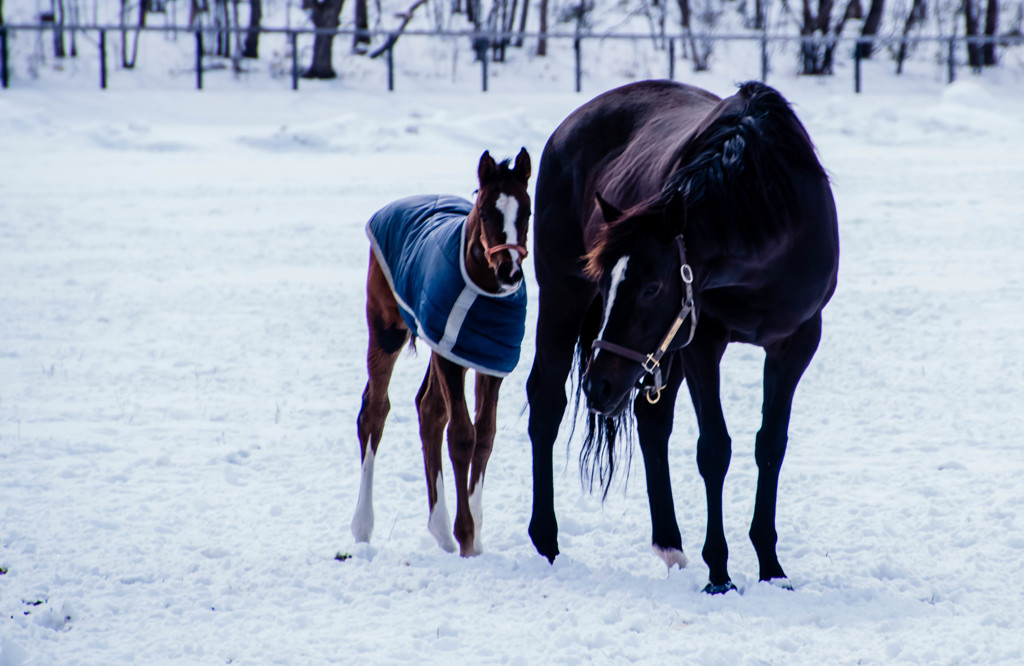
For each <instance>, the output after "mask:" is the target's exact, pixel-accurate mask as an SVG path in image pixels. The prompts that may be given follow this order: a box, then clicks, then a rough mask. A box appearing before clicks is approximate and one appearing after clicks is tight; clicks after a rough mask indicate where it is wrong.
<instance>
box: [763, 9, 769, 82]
mask: <svg viewBox="0 0 1024 666" xmlns="http://www.w3.org/2000/svg"><path fill="white" fill-rule="evenodd" d="M761 83H768V24H767V23H765V24H763V25H762V26H761Z"/></svg>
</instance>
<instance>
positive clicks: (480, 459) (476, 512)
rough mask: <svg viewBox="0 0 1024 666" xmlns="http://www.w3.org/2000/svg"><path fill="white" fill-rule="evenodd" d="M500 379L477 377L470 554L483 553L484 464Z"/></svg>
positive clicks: (488, 453)
mask: <svg viewBox="0 0 1024 666" xmlns="http://www.w3.org/2000/svg"><path fill="white" fill-rule="evenodd" d="M500 388H501V377H492V376H490V375H485V374H481V373H479V372H478V373H476V389H475V391H474V395H475V397H476V416H475V418H474V419H473V427H474V429H475V430H476V445H475V447H474V448H473V465H472V467H471V468H470V472H469V511H470V515H471V516H472V518H473V535H474V539H473V550H474V551H476V553H477V554H479V553H482V552H483V543H481V541H480V529H481V526H482V525H483V519H484V510H483V495H484V474H485V473H486V471H487V461H488V460H489V459H490V457H491V451H492V450H493V448H494V433H495V430H496V429H497V415H498V390H499V389H500Z"/></svg>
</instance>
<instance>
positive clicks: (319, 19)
mask: <svg viewBox="0 0 1024 666" xmlns="http://www.w3.org/2000/svg"><path fill="white" fill-rule="evenodd" d="M344 5H345V0H305V4H304V5H303V6H304V7H305V8H306V9H308V10H309V13H310V18H311V19H312V20H313V25H314V27H316V28H318V29H320V30H331V31H334V30H337V29H338V26H339V25H341V9H342V7H343V6H344ZM333 46H334V32H328V33H321V32H318V33H317V34H316V36H314V37H313V62H312V63H311V64H310V66H309V69H307V70H306V71H305V72H304V73H303V74H302V78H304V79H333V78H337V76H338V74H337V72H335V71H334V66H333V65H332V64H331V48H332V47H333Z"/></svg>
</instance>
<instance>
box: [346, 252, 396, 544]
mask: <svg viewBox="0 0 1024 666" xmlns="http://www.w3.org/2000/svg"><path fill="white" fill-rule="evenodd" d="M366 323H367V325H368V327H369V334H370V335H369V337H370V342H369V345H368V348H367V351H366V370H367V375H368V379H367V382H366V388H365V389H364V390H363V404H362V407H361V408H360V410H359V417H358V419H357V429H358V432H359V454H360V460H361V462H362V475H361V477H360V481H359V500H358V501H357V503H356V511H355V515H354V516H353V518H352V525H351V528H352V536H353V537H355V540H356V541H357V542H365V541H369V540H370V534H371V533H372V532H373V464H374V460H375V459H376V456H377V447H378V446H380V439H381V435H382V433H383V431H384V422H385V421H386V420H387V417H388V411H390V409H391V403H390V401H389V400H388V385H389V384H390V383H391V373H392V371H393V370H394V368H395V361H396V360H398V354H399V352H401V350H402V347H403V346H404V345H405V343H406V341H407V340H408V339H409V329H408V327H406V325H405V322H404V321H402V316H401V314H400V313H399V310H398V303H397V302H396V301H395V296H394V294H392V293H391V287H390V286H389V285H388V283H387V279H386V278H385V277H384V273H383V272H382V271H381V268H380V265H379V264H378V263H377V259H376V257H374V256H373V253H371V254H370V271H369V276H368V277H367V281H366Z"/></svg>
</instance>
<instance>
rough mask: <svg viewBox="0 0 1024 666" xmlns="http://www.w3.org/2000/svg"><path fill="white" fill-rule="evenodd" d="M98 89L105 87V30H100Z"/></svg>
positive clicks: (104, 88)
mask: <svg viewBox="0 0 1024 666" xmlns="http://www.w3.org/2000/svg"><path fill="white" fill-rule="evenodd" d="M100 89H101V90H106V89H107V31H106V30H100Z"/></svg>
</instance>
